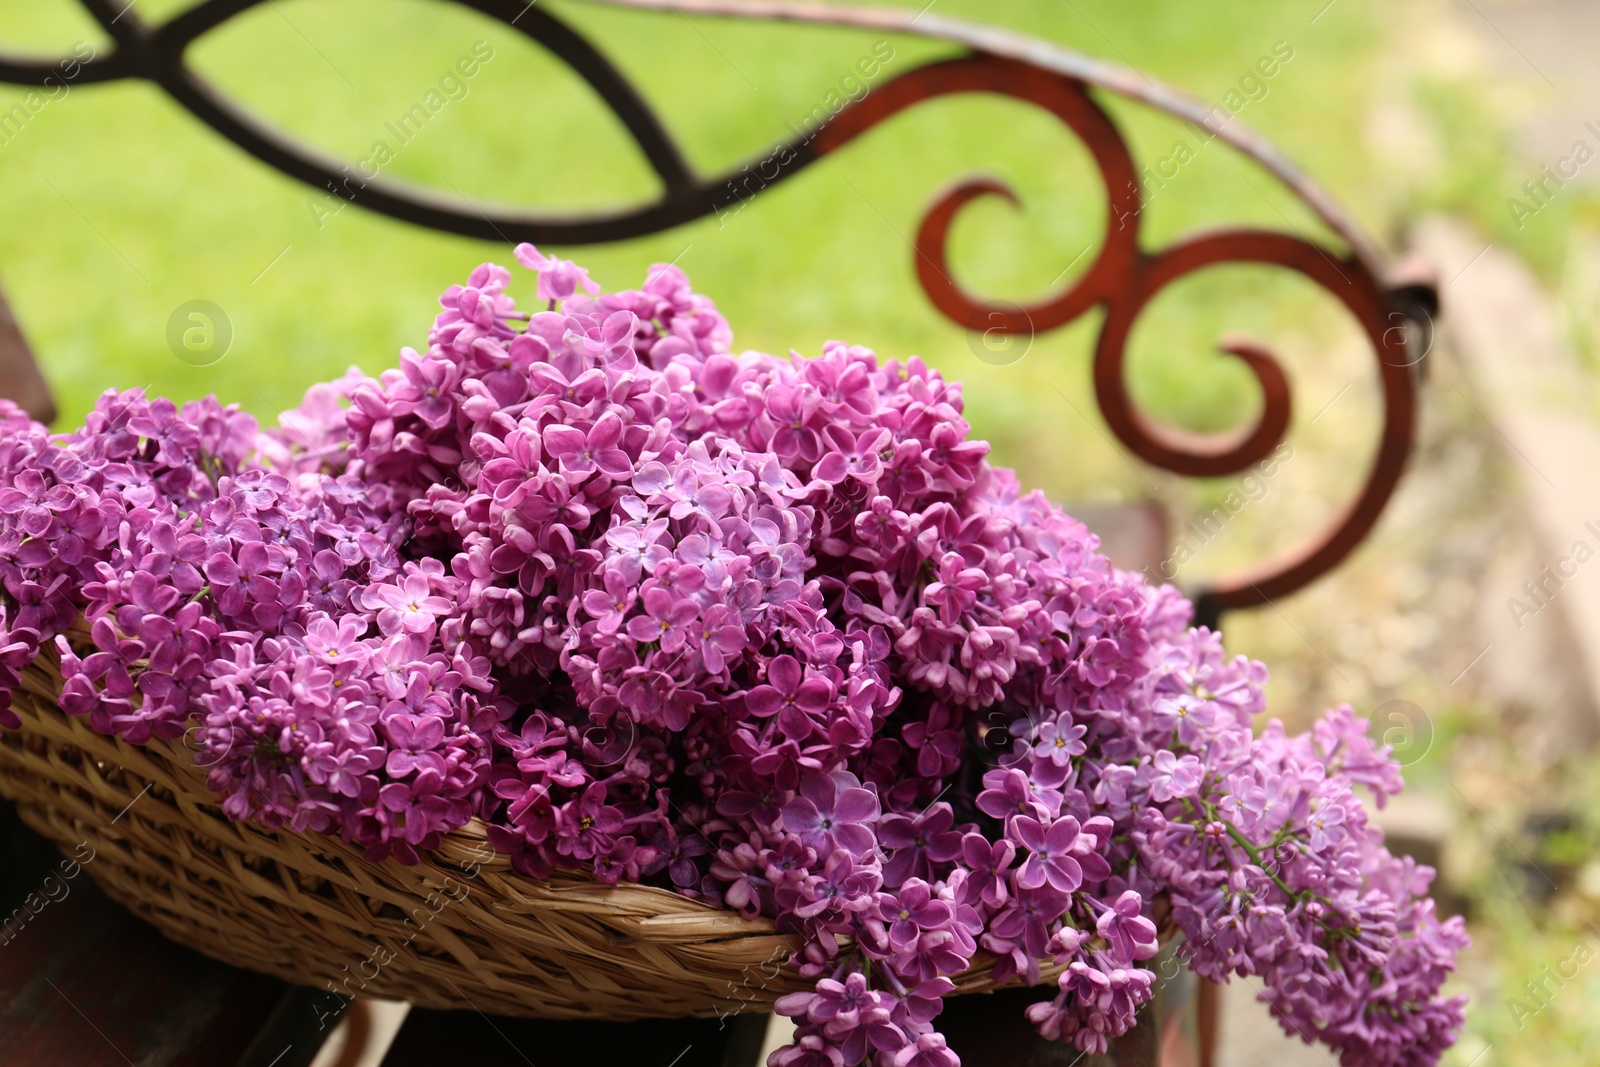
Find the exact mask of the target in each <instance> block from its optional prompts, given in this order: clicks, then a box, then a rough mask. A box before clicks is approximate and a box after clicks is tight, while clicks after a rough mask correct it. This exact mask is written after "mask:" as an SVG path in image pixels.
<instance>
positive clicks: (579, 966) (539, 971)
mask: <svg viewBox="0 0 1600 1067" xmlns="http://www.w3.org/2000/svg"><path fill="white" fill-rule="evenodd" d="M60 689H61V676H60V672H59V667H58V660H57V657H56V654H55V651H54V649H52V648H49V647H48V646H47V647H46V648H45V650H44V651H43V652H41V654H40V655H39V657H38V658H37V659H36V660H35V661H34V662H33V663H32V664H31V665H30V666H29V667H28V668H27V669H26V671H25V672H24V673H23V678H22V685H21V687H20V688H19V689H18V691H17V693H16V699H15V703H14V710H15V711H16V713H17V714H18V716H19V717H20V718H21V719H22V722H23V726H22V729H21V730H16V731H0V794H3V795H4V796H5V797H6V798H7V799H8V800H11V801H12V802H14V803H15V804H16V806H17V809H18V813H19V815H20V816H21V818H22V819H23V821H24V822H26V823H27V824H28V825H29V826H30V827H32V828H33V829H34V830H36V831H38V832H39V833H41V834H43V835H44V836H46V837H48V838H50V839H51V840H53V841H55V842H56V843H57V844H58V845H59V846H61V847H62V848H63V849H64V850H67V851H69V852H72V851H77V853H78V855H80V856H81V855H83V854H84V853H83V852H82V850H80V849H79V846H80V845H82V844H87V845H88V846H89V847H90V848H92V849H93V850H94V858H93V860H91V861H89V862H88V863H87V864H86V869H87V870H88V872H89V873H90V874H91V876H92V877H93V878H94V880H95V881H96V882H97V883H98V884H99V885H100V886H101V888H102V889H104V890H105V892H106V893H107V894H108V895H109V896H111V897H112V898H113V899H115V900H117V901H119V902H120V903H122V904H123V905H125V906H126V907H127V908H129V909H130V910H131V911H133V912H134V913H135V914H137V915H139V916H140V917H142V918H144V919H146V920H147V921H149V922H150V923H151V924H153V925H154V926H155V927H156V928H157V929H159V930H161V932H162V933H164V934H165V935H166V936H167V937H169V938H172V939H173V940H175V941H178V942H180V943H182V944H185V945H188V946H190V947H192V948H194V949H197V950H198V951H200V952H203V953H205V954H206V955H208V956H211V957H214V958H215V959H218V960H221V961H223V962H224V963H228V964H231V965H233V966H236V967H243V968H247V969H250V970H255V971H262V972H265V973H267V974H271V975H274V976H276V977H277V978H280V979H282V980H284V981H286V982H290V983H295V984H298V985H307V986H314V987H319V988H325V989H329V990H332V991H336V992H339V993H341V994H346V995H356V996H364V997H379V998H385V999H394V1000H404V1001H409V1002H410V1003H413V1004H417V1005H420V1006H423V1007H429V1008H443V1009H460V1010H477V1011H481V1012H485V1013H490V1014H498V1015H513V1016H523V1017H534V1018H550V1019H609V1020H625V1019H644V1018H677V1017H683V1016H709V1015H727V1014H730V1013H737V1012H740V1011H744V1010H765V1009H766V1008H767V1007H768V1006H770V1004H771V1003H772V1001H774V1000H775V999H777V998H778V997H779V996H782V995H783V994H784V993H788V992H793V991H796V990H799V989H804V988H808V987H810V986H811V985H812V983H811V982H810V981H808V980H806V979H803V978H801V977H800V976H799V975H797V974H795V973H794V972H793V971H792V970H791V969H790V968H788V967H787V966H785V965H784V962H783V961H784V960H785V959H786V957H787V956H788V954H789V953H790V952H791V951H792V950H793V949H794V948H795V947H796V945H797V940H796V939H795V938H793V937H790V936H787V935H783V934H780V933H778V932H777V931H776V930H775V928H774V927H773V925H772V924H771V923H769V922H766V921H764V920H748V919H744V918H742V917H741V916H739V915H738V914H736V913H734V912H730V911H724V910H720V909H717V908H713V907H710V906H709V905H706V904H702V903H699V902H697V901H693V900H689V899H687V898H686V897H682V896H679V895H678V894H676V893H672V892H669V891H667V890H664V889H657V888H654V887H650V886H641V885H633V884H627V883H624V884H621V885H617V886H605V885H601V884H599V883H597V882H594V881H592V880H590V879H587V878H585V877H583V876H582V875H580V874H575V873H568V872H557V874H556V875H555V876H554V877H552V878H551V879H549V880H548V881H543V882H541V881H535V880H533V879H529V878H526V877H524V876H522V875H519V874H517V873H516V872H514V871H513V870H512V869H511V866H510V863H509V861H508V859H507V858H506V857H505V856H503V855H501V854H499V853H496V852H495V851H494V850H493V849H492V848H490V846H489V845H488V842H487V840H486V839H485V836H484V832H483V827H482V826H481V825H480V824H478V823H477V822H476V821H475V822H473V823H471V824H469V825H468V826H466V827H463V828H462V829H460V830H458V831H456V832H454V833H452V834H450V835H448V836H447V837H446V838H445V841H444V843H443V845H442V847H441V848H440V849H439V850H438V851H437V852H435V853H432V854H430V855H427V856H425V857H424V858H423V862H422V863H420V864H418V865H416V866H410V867H408V866H405V865H403V864H401V863H398V862H396V861H393V860H389V861H386V862H383V863H373V862H370V861H368V860H366V859H365V858H363V856H362V852H361V850H360V849H358V848H356V847H354V846H352V845H348V844H345V843H344V842H342V841H340V840H338V839H336V838H330V837H327V836H324V835H319V834H299V833H294V832H291V831H284V832H281V833H280V832H275V831H271V830H266V829H263V828H261V827H258V826H254V825H248V824H241V823H236V822H233V821H231V820H230V819H228V818H227V816H225V815H224V814H223V813H222V811H221V809H220V807H219V806H218V805H217V804H216V802H215V797H214V794H213V793H212V792H211V791H210V789H209V788H208V787H207V786H206V783H205V772H204V770H203V769H202V768H200V767H198V766H196V764H195V762H194V754H193V753H192V752H191V751H190V750H189V749H188V748H187V747H186V746H185V745H184V744H183V743H182V742H181V741H179V742H162V741H152V742H151V743H150V744H148V745H143V746H135V745H129V744H126V743H124V742H122V741H120V740H118V739H116V738H111V737H106V736H103V735H101V734H97V733H95V732H94V731H92V730H91V729H90V728H89V726H88V724H87V722H85V721H83V720H81V719H75V718H72V717H69V716H67V715H65V714H63V713H62V712H61V711H60V709H59V707H58V705H57V698H58V696H59V694H60ZM0 918H4V917H3V916H0ZM975 964H976V965H975V967H974V969H973V970H971V971H969V972H967V973H966V974H965V975H963V976H961V978H960V979H959V980H958V982H957V985H958V991H959V992H963V993H966V992H980V991H989V990H990V989H992V988H993V987H994V983H993V980H992V976H991V975H990V973H989V972H990V969H991V967H992V961H991V960H988V959H985V958H982V957H980V959H979V960H977V961H975Z"/></svg>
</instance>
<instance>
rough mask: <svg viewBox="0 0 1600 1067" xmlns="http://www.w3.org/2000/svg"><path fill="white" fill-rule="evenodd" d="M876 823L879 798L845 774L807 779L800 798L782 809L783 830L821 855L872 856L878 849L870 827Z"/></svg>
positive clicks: (814, 776) (801, 789) (803, 782)
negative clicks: (836, 851) (837, 850)
mask: <svg viewBox="0 0 1600 1067" xmlns="http://www.w3.org/2000/svg"><path fill="white" fill-rule="evenodd" d="M877 820H878V798H877V797H875V796H873V795H872V793H870V792H869V791H867V790H865V789H862V788H861V786H860V784H859V783H858V782H857V781H856V779H855V776H854V775H849V774H844V773H840V774H837V775H813V776H811V777H809V778H806V779H805V780H804V781H802V782H801V783H800V795H799V796H798V797H796V798H795V799H794V800H791V801H790V802H789V803H788V805H787V806H785V807H784V809H783V825H784V827H785V828H786V829H787V830H788V831H789V832H790V833H795V834H799V835H800V838H801V839H802V840H803V841H805V843H806V844H808V845H810V846H811V847H812V848H815V849H817V850H818V851H819V852H821V851H823V850H824V849H826V850H829V851H831V850H832V849H834V848H842V849H845V850H846V851H849V852H852V853H854V854H856V855H858V856H859V855H865V854H868V853H870V852H871V851H872V849H873V848H874V847H875V845H876V842H875V840H874V838H873V832H872V829H871V824H873V823H875V822H877Z"/></svg>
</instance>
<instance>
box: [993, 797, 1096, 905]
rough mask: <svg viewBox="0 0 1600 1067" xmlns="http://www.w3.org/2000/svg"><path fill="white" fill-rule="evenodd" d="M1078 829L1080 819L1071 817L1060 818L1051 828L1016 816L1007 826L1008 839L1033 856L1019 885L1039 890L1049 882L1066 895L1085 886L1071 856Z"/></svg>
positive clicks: (1021, 873) (1021, 870) (1019, 875)
mask: <svg viewBox="0 0 1600 1067" xmlns="http://www.w3.org/2000/svg"><path fill="white" fill-rule="evenodd" d="M1078 830H1079V826H1078V820H1077V819H1074V818H1073V817H1072V816H1070V815H1067V816H1063V817H1062V818H1060V819H1057V820H1056V821H1055V822H1053V823H1051V824H1050V827H1049V829H1046V828H1045V827H1044V826H1042V825H1040V823H1039V820H1037V819H1035V818H1032V817H1031V816H1027V815H1017V816H1014V817H1013V818H1012V819H1011V821H1010V822H1008V823H1007V824H1006V831H1007V836H1008V837H1010V838H1011V839H1012V840H1013V841H1015V842H1016V843H1017V844H1019V845H1021V846H1022V847H1023V848H1026V849H1028V850H1029V851H1030V852H1031V853H1032V855H1030V856H1029V857H1028V858H1027V859H1025V860H1023V861H1022V866H1021V867H1020V868H1019V869H1018V871H1017V885H1019V886H1021V887H1022V888H1024V889H1037V888H1039V887H1040V886H1042V885H1044V884H1045V883H1046V882H1048V883H1050V885H1051V887H1052V888H1054V889H1056V890H1059V891H1060V892H1063V893H1070V892H1072V891H1073V890H1074V889H1077V888H1078V886H1080V885H1082V884H1083V868H1082V867H1081V866H1079V864H1078V861H1077V859H1076V858H1075V857H1074V856H1073V855H1072V852H1073V846H1074V845H1075V844H1077V841H1078Z"/></svg>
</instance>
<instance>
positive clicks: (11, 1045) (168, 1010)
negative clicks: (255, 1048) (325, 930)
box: [0, 810, 320, 1067]
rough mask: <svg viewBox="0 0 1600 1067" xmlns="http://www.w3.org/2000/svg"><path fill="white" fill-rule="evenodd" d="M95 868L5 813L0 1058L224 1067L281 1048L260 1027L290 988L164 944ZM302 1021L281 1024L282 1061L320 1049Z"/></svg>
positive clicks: (22, 1065)
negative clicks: (97, 879)
mask: <svg viewBox="0 0 1600 1067" xmlns="http://www.w3.org/2000/svg"><path fill="white" fill-rule="evenodd" d="M82 858H83V859H88V854H87V853H85V854H83V856H82ZM92 865H93V861H92V860H88V863H87V864H85V863H81V862H76V861H74V860H73V859H69V858H63V857H62V856H61V855H60V854H59V853H57V852H56V851H55V849H54V848H52V847H51V846H50V845H48V844H47V843H45V842H43V841H42V840H40V839H39V838H37V837H35V836H34V835H33V834H31V833H30V832H28V831H27V830H25V829H23V828H22V827H21V826H20V824H19V823H17V822H16V821H15V819H14V817H13V816H12V815H11V814H10V812H9V810H7V811H5V812H4V813H0V919H3V920H5V927H4V932H3V933H0V940H3V943H0V1067H129V1065H130V1064H137V1065H138V1067H226V1065H231V1064H238V1063H240V1062H241V1061H242V1059H243V1057H244V1056H245V1053H246V1051H247V1049H249V1048H250V1047H251V1045H252V1043H256V1044H258V1045H261V1046H262V1047H264V1048H269V1049H271V1048H274V1047H275V1038H274V1035H273V1034H272V1033H267V1034H265V1035H263V1033H262V1031H263V1027H264V1025H265V1024H266V1023H267V1021H268V1019H269V1017H270V1016H272V1015H273V1013H274V1011H275V1010H277V1009H279V1006H280V1004H281V1003H282V1002H284V1000H285V996H286V994H287V993H288V992H289V987H287V986H285V985H284V984H283V983H282V982H279V981H277V980H276V979H272V978H267V977H264V976H261V975H256V974H252V973H250V972H247V971H239V970H235V969H233V968H231V967H227V966H225V965H223V964H221V963H217V962H215V961H213V960H210V959H207V958H206V957H204V956H201V955H199V954H198V953H196V952H193V951H191V950H189V949H187V948H184V947H183V946H181V945H177V944H174V943H173V942H170V941H167V940H166V939H165V938H163V937H162V936H161V935H160V934H159V933H157V932H156V931H155V929H154V928H153V927H151V926H149V925H147V924H145V923H144V922H141V921H140V920H138V919H136V918H134V917H133V916H132V915H130V914H129V913H128V912H126V911H124V910H123V909H122V908H120V907H118V906H117V905H115V904H113V903H112V902H111V901H110V900H109V899H107V898H106V897H105V895H104V894H102V893H101V892H100V891H99V890H98V889H97V888H96V887H95V886H94V884H93V882H92V881H91V879H90V877H89V874H88V872H87V869H86V867H92ZM297 1022H304V1020H299V1019H298V1018H295V1019H291V1020H280V1021H279V1024H278V1025H279V1028H280V1029H281V1030H282V1031H283V1032H284V1033H285V1034H288V1033H289V1032H290V1031H297V1032H296V1033H295V1035H294V1037H295V1040H294V1042H293V1043H298V1045H299V1046H300V1047H299V1048H298V1049H295V1050H292V1052H293V1053H295V1054H292V1055H286V1056H284V1057H283V1058H282V1060H281V1061H280V1064H279V1067H286V1065H287V1064H290V1063H293V1062H300V1063H303V1062H306V1061H308V1060H309V1059H310V1058H311V1055H312V1054H314V1053H315V1051H316V1049H315V1047H308V1045H311V1044H313V1041H311V1040H308V1039H307V1038H305V1037H303V1036H300V1033H301V1032H303V1031H304V1030H305V1029H306V1027H305V1026H300V1027H298V1028H297V1027H295V1026H293V1025H286V1023H287V1024H293V1023H297ZM312 1029H313V1031H314V1027H312ZM314 1043H315V1044H320V1041H315V1042H314ZM289 1044H291V1041H290V1039H289V1038H288V1037H286V1038H285V1040H284V1045H289ZM278 1047H281V1046H278ZM272 1055H276V1052H273V1053H272ZM258 1058H260V1057H259V1056H257V1057H252V1060H251V1061H245V1062H253V1061H254V1059H258ZM270 1062H271V1056H270V1055H269V1056H267V1057H266V1058H265V1059H264V1060H263V1061H262V1063H261V1067H266V1064H267V1063H270Z"/></svg>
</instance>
